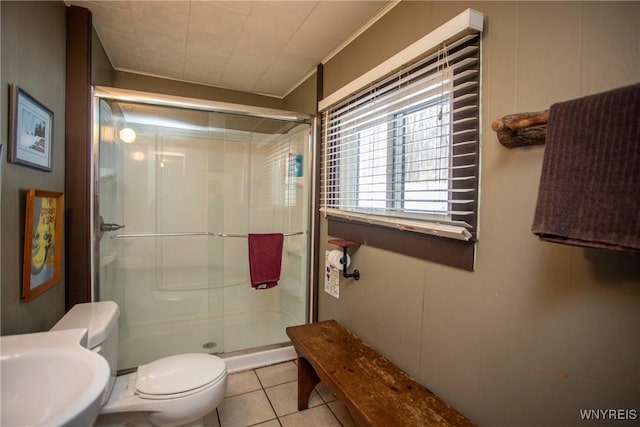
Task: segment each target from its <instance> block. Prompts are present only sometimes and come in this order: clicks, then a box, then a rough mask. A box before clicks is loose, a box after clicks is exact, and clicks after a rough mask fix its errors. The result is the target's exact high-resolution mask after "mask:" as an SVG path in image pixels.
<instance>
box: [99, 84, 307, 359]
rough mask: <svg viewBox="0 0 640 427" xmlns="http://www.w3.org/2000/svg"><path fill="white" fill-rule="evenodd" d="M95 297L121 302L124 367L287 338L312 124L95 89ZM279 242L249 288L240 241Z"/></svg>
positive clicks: (294, 318) (293, 314)
mask: <svg viewBox="0 0 640 427" xmlns="http://www.w3.org/2000/svg"><path fill="white" fill-rule="evenodd" d="M95 93H96V96H95V116H96V120H95V121H94V123H95V127H96V129H95V132H94V133H95V135H96V137H95V138H94V148H95V149H94V158H95V166H94V173H95V179H94V183H93V184H94V193H95V197H94V198H93V200H94V203H95V206H94V208H93V212H94V216H95V218H94V223H95V229H96V230H95V236H94V237H95V247H94V272H93V276H94V287H93V290H94V300H112V301H115V302H117V303H118V305H119V307H120V311H121V314H120V350H119V352H120V353H119V369H127V368H132V367H135V366H138V365H140V364H143V363H147V362H149V361H151V360H154V359H157V358H159V357H164V356H168V355H172V354H177V353H188V352H207V353H224V354H226V355H228V354H232V353H234V352H246V351H249V350H252V349H256V348H262V347H264V346H274V347H277V346H278V345H280V344H281V343H284V342H287V341H288V338H287V336H286V334H285V327H286V326H289V325H294V324H301V323H306V322H307V321H308V319H309V315H310V313H309V307H310V304H309V295H310V284H309V283H310V281H309V277H310V275H309V271H310V266H309V263H310V254H309V249H310V241H309V239H310V235H311V233H310V215H309V213H310V204H311V188H312V187H311V181H312V178H311V169H310V165H311V164H312V161H311V158H310V156H311V155H312V150H311V144H312V138H311V135H312V134H311V120H310V118H309V117H308V116H304V115H300V114H294V113H289V112H284V111H279V110H267V109H263V108H245V107H241V106H237V105H231V104H220V103H212V102H205V101H196V100H184V99H178V98H175V97H156V96H150V95H148V94H139V93H133V92H131V91H118V90H114V89H109V90H107V89H106V88H102V89H100V88H96V91H95ZM249 233H283V234H284V235H285V237H284V249H283V252H282V269H281V279H280V281H279V284H278V286H276V287H274V288H271V289H267V290H254V289H252V287H251V285H250V280H249V262H248V246H247V235H248V234H249Z"/></svg>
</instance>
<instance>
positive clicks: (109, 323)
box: [51, 301, 120, 378]
mask: <svg viewBox="0 0 640 427" xmlns="http://www.w3.org/2000/svg"><path fill="white" fill-rule="evenodd" d="M119 317H120V309H119V308H118V305H117V304H116V303H115V302H113V301H100V302H89V303H82V304H76V305H74V306H73V307H72V308H71V310H69V311H68V312H67V314H65V315H64V316H63V317H62V319H60V320H59V321H58V323H56V324H55V325H54V326H53V328H51V330H52V331H55V330H61V329H77V328H86V329H87V330H88V337H87V348H88V349H90V350H93V351H95V352H97V353H98V354H100V355H101V356H102V357H104V358H105V359H107V362H109V367H110V369H111V375H112V377H113V378H115V375H116V371H117V369H118V318H119Z"/></svg>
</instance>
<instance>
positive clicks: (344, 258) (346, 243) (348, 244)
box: [329, 239, 360, 280]
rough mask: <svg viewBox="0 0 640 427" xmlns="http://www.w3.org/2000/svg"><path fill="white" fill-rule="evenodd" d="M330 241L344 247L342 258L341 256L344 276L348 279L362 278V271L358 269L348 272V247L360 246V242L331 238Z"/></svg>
mask: <svg viewBox="0 0 640 427" xmlns="http://www.w3.org/2000/svg"><path fill="white" fill-rule="evenodd" d="M329 243H331V244H332V245H336V246H340V247H341V248H342V258H340V264H342V276H343V277H346V278H347V279H348V278H351V277H353V278H354V279H356V280H360V272H359V271H358V270H353V273H347V260H348V258H347V248H359V247H360V243H358V242H352V241H351V240H341V239H331V240H329Z"/></svg>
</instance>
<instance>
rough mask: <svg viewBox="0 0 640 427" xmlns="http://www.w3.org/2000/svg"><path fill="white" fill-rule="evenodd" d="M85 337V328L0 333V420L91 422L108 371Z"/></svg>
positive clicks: (8, 423) (5, 426)
mask: <svg viewBox="0 0 640 427" xmlns="http://www.w3.org/2000/svg"><path fill="white" fill-rule="evenodd" d="M86 341H87V330H86V329H69V330H63V331H50V332H41V333H33V334H23V335H8V336H3V337H0V353H1V357H0V377H1V383H2V388H1V390H0V400H1V401H2V409H1V415H0V417H1V418H0V425H2V427H13V426H47V427H49V426H83V427H85V426H90V425H92V424H93V423H94V422H95V419H96V417H97V416H98V413H99V412H100V406H101V401H102V396H103V394H104V392H105V389H106V387H107V383H108V382H109V375H110V373H109V365H108V363H107V361H106V360H105V359H104V358H103V357H102V356H100V355H98V354H97V353H94V352H92V351H90V350H87V349H86V348H84V347H83V346H85V345H86Z"/></svg>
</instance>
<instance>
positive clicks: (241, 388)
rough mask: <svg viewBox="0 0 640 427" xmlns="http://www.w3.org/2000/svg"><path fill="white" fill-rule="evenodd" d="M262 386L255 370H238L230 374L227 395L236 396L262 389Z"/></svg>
mask: <svg viewBox="0 0 640 427" xmlns="http://www.w3.org/2000/svg"><path fill="white" fill-rule="evenodd" d="M261 388H262V386H261V385H260V381H258V377H257V375H256V373H255V372H254V371H246V372H238V373H237V374H231V375H229V384H228V385H227V392H226V394H225V397H229V396H236V395H238V394H243V393H248V392H250V391H256V390H260V389H261Z"/></svg>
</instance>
